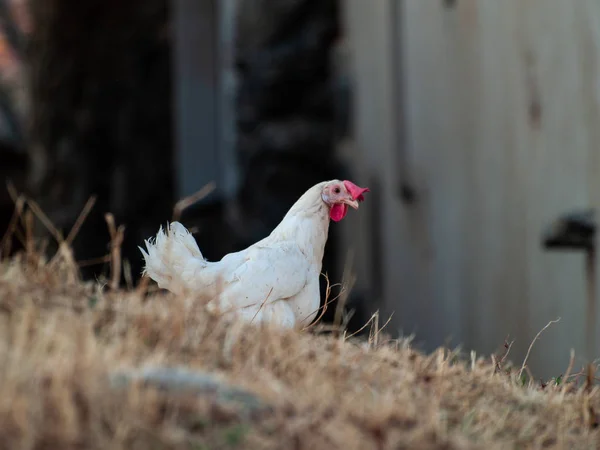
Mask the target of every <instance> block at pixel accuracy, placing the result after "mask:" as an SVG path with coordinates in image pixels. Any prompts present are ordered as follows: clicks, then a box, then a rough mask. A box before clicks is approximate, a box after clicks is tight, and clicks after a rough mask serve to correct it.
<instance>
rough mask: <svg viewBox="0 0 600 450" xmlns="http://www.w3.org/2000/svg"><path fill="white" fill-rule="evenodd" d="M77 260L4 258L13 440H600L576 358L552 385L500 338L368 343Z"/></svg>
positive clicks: (6, 405)
mask: <svg viewBox="0 0 600 450" xmlns="http://www.w3.org/2000/svg"><path fill="white" fill-rule="evenodd" d="M73 264H74V263H73V262H72V260H71V259H70V256H69V252H68V250H67V249H66V248H65V249H64V251H63V252H62V253H61V256H58V257H56V258H54V259H53V260H51V261H49V262H44V261H43V260H41V259H40V257H39V256H38V255H37V254H35V253H34V252H33V250H32V249H31V247H29V252H28V253H25V254H22V255H19V256H17V257H15V258H13V259H10V260H5V261H3V262H1V263H0V447H2V448H15V449H16V448H28V449H54V448H61V449H88V448H96V449H108V448H110V449H113V448H114V449H119V448H123V449H179V448H181V449H198V450H199V449H215V448H228V449H234V448H240V449H242V448H243V449H309V448H310V449H320V448H323V449H325V448H334V449H335V448H343V449H345V450H350V449H371V448H372V449H401V448H407V449H409V448H410V449H413V448H419V449H427V448H447V449H470V448H486V449H489V448H572V449H579V448H595V447H597V446H598V445H600V439H599V438H600V436H599V434H598V433H599V432H598V429H597V426H598V421H597V416H596V412H597V411H600V395H599V393H598V389H597V388H596V387H595V386H594V382H593V380H594V377H593V374H588V376H587V377H586V375H585V373H583V374H581V373H575V372H577V371H578V370H579V369H578V368H574V367H571V368H567V367H565V370H566V371H568V372H569V373H572V374H573V375H570V374H569V373H565V374H563V375H562V376H560V377H558V378H557V379H553V380H550V381H548V382H544V383H541V382H540V381H535V382H534V381H527V379H526V378H524V377H522V376H521V377H520V376H519V372H520V371H521V370H520V369H521V364H520V363H519V364H516V365H514V366H513V365H511V363H510V362H509V357H510V354H509V355H508V356H506V350H507V349H502V346H500V347H501V351H500V352H499V353H498V355H496V356H494V357H493V358H492V357H491V356H481V357H479V356H475V355H471V354H469V353H468V352H467V353H466V354H465V355H461V354H459V353H458V352H453V351H450V350H447V349H439V350H438V351H436V352H434V353H433V354H429V355H426V354H422V353H420V352H418V351H416V350H414V349H412V348H411V344H410V340H390V339H389V338H387V337H385V336H384V335H383V333H382V332H381V331H380V330H378V329H377V328H376V327H372V332H371V333H370V338H369V340H368V341H364V340H355V339H354V338H352V337H349V336H344V334H343V333H340V334H335V333H333V334H332V333H328V334H325V333H324V332H322V331H320V330H319V328H318V327H313V328H311V329H308V330H304V331H278V330H275V329H269V328H264V327H263V328H259V327H255V326H252V325H244V324H242V323H235V322H234V323H228V322H226V321H225V320H224V319H223V318H221V317H218V316H214V315H210V314H209V313H207V312H206V311H205V310H204V307H203V305H201V304H198V302H194V300H193V299H190V298H188V299H186V298H177V297H174V296H171V295H165V294H164V293H160V292H156V291H155V292H152V286H151V285H147V284H144V283H142V284H141V285H140V286H138V287H135V288H123V289H111V288H109V286H110V283H108V284H107V283H104V282H103V281H102V280H99V281H98V282H95V283H83V282H81V281H79V279H78V277H77V273H76V270H75V269H74V265H73ZM535 345H536V346H538V345H544V343H543V335H542V336H541V337H540V339H539V340H538V341H537V342H536V344H535ZM507 346H508V344H507ZM532 351H533V352H535V346H534V347H533V349H532ZM160 367H162V368H165V367H166V368H167V369H164V370H163V372H162V374H163V375H160V373H159V372H160V371H158V370H157V369H156V368H160ZM144 368H145V369H146V376H147V379H149V381H147V383H145V384H144V383H143V382H142V381H136V376H137V377H143V376H144V374H143V373H140V372H139V370H141V369H144ZM153 368H154V369H153ZM172 368H180V369H185V370H188V371H190V372H189V373H188V374H187V375H186V374H185V373H182V372H178V373H179V375H177V373H174V372H169V370H172ZM153 371H154V372H153ZM165 371H166V375H165ZM523 373H526V371H524V372H523ZM148 374H150V375H148ZM194 374H196V375H194ZM557 375H561V374H557ZM152 376H154V384H153V382H152V379H151V378H152ZM161 376H162V377H163V378H162V381H157V379H159V378H160V377H161ZM194 376H195V377H196V378H194ZM165 379H167V381H165ZM186 380H187V381H186ZM186 383H187V384H186Z"/></svg>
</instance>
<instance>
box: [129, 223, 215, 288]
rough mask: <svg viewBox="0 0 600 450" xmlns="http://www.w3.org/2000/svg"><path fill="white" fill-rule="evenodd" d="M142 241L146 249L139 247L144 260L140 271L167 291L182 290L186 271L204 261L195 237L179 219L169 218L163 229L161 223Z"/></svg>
mask: <svg viewBox="0 0 600 450" xmlns="http://www.w3.org/2000/svg"><path fill="white" fill-rule="evenodd" d="M145 244H146V250H144V249H143V248H142V247H139V249H140V251H141V252H142V255H143V256H144V260H145V263H146V265H145V268H144V272H143V275H146V276H148V277H150V278H152V279H153V280H154V281H156V283H157V284H158V286H159V287H160V288H163V289H168V290H169V291H171V292H175V293H178V292H182V291H183V290H184V289H185V288H186V287H187V286H186V285H187V284H188V283H186V280H187V279H188V278H189V275H192V274H190V271H192V272H193V271H195V270H200V269H202V268H204V267H205V266H206V264H207V261H206V260H205V259H204V257H203V256H202V252H200V248H198V244H197V243H196V240H195V239H194V237H193V236H192V234H191V233H190V232H189V231H188V230H187V229H186V228H185V227H184V226H183V225H182V224H181V223H179V222H172V223H171V224H170V225H169V226H168V227H167V229H166V231H165V230H163V228H162V226H161V227H160V229H159V230H158V233H157V234H156V237H155V238H154V239H152V238H151V239H147V240H145Z"/></svg>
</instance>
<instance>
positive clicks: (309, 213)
mask: <svg viewBox="0 0 600 450" xmlns="http://www.w3.org/2000/svg"><path fill="white" fill-rule="evenodd" d="M348 183H349V182H347V181H345V182H341V181H339V180H333V181H328V182H322V183H319V184H317V185H315V186H313V187H312V188H310V189H309V190H308V191H307V192H306V193H304V195H302V197H300V199H299V200H298V201H297V202H296V203H295V204H294V205H293V206H292V207H291V208H290V210H289V211H288V213H287V214H286V216H285V217H284V218H283V220H282V221H281V222H280V223H279V225H278V226H277V227H276V228H275V229H274V230H273V231H272V232H271V234H270V235H269V236H267V237H266V238H264V239H262V240H260V241H258V242H256V243H255V244H253V245H251V246H250V247H248V248H246V249H244V250H241V251H239V252H235V253H229V254H227V255H225V256H224V257H223V259H221V260H220V261H216V262H209V261H207V260H205V259H204V257H203V256H202V253H201V252H200V249H199V248H198V245H197V244H196V241H195V239H194V237H193V236H192V235H191V234H190V233H189V231H188V230H186V229H185V227H184V226H183V225H181V224H180V223H179V222H173V223H171V224H170V226H169V228H168V229H167V231H166V232H163V230H162V228H161V230H159V232H158V234H157V236H156V239H155V241H154V242H153V243H152V242H149V241H146V247H147V252H146V251H144V250H143V249H140V250H141V251H142V253H143V255H144V259H145V262H146V268H145V273H146V274H147V275H148V276H150V277H151V278H152V279H154V280H155V281H156V282H157V283H158V285H159V287H161V288H164V289H168V290H169V291H171V292H174V293H193V294H194V295H196V296H198V297H201V298H202V299H203V300H204V301H206V302H207V303H208V305H209V307H210V308H211V309H213V310H217V309H218V310H219V311H221V312H223V313H230V312H233V313H235V314H239V315H240V316H241V317H242V318H244V319H247V320H248V321H253V322H254V323H259V322H265V321H267V322H271V323H276V324H278V325H280V326H283V327H286V328H291V327H299V326H304V325H308V324H309V323H310V322H311V321H312V320H313V319H314V318H315V316H316V314H317V312H318V309H319V304H320V287H319V275H320V273H321V266H322V259H323V252H324V249H325V243H326V242H327V237H328V231H329V221H330V216H331V217H332V218H333V217H334V215H333V214H332V212H331V210H332V209H333V207H336V208H338V207H337V206H335V205H336V204H339V205H341V204H342V202H339V203H329V202H327V201H326V200H327V199H328V198H330V197H331V198H338V197H339V198H344V199H345V200H344V202H345V203H347V204H350V205H351V206H353V207H357V205H358V204H357V199H360V200H362V193H363V192H366V191H368V189H362V188H358V187H357V186H355V185H353V184H352V183H349V184H348ZM339 186H342V189H343V188H344V186H348V187H350V189H349V190H352V191H353V192H349V190H348V189H347V190H346V192H345V193H344V192H338V191H339V190H340V187H339ZM333 192H335V194H334V193H333ZM328 193H329V196H328ZM344 195H345V197H344ZM343 207H344V208H345V207H346V206H345V205H343ZM338 209H339V208H338ZM343 211H344V212H343V213H341V216H338V217H340V218H338V219H334V220H341V217H343V216H344V215H345V211H346V210H345V209H344V210H343Z"/></svg>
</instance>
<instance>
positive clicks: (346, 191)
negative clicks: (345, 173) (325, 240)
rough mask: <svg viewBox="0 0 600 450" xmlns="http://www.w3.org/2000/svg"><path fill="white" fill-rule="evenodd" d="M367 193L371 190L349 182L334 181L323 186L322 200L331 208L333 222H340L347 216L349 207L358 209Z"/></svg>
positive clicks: (330, 214)
mask: <svg viewBox="0 0 600 450" xmlns="http://www.w3.org/2000/svg"><path fill="white" fill-rule="evenodd" d="M365 192H369V188H361V187H360V186H357V185H356V184H354V183H352V182H351V181H348V180H344V181H339V180H334V181H331V182H330V183H327V184H326V185H325V186H323V192H322V193H321V198H322V199H323V202H325V204H326V205H328V206H329V208H330V209H329V217H330V218H331V220H333V221H334V222H339V221H340V220H342V219H343V218H344V217H345V216H346V213H347V212H348V206H351V207H352V208H354V209H358V202H362V201H363V200H364V199H365V197H364V195H363V194H364V193H365Z"/></svg>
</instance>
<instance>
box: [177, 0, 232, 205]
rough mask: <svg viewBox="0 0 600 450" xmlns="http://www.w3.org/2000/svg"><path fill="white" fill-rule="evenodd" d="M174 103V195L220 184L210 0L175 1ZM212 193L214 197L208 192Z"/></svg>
mask: <svg viewBox="0 0 600 450" xmlns="http://www.w3.org/2000/svg"><path fill="white" fill-rule="evenodd" d="M173 5H174V6H173V30H174V37H175V38H174V49H173V58H174V61H173V67H174V72H175V73H174V80H175V82H174V102H175V105H174V106H175V109H174V111H175V114H174V117H175V132H176V134H175V136H176V137H175V141H176V149H177V152H176V154H177V163H176V168H177V178H176V179H177V182H178V186H177V189H178V195H179V197H180V198H181V197H184V196H187V195H190V194H193V193H194V192H196V191H197V190H199V189H201V188H202V187H203V186H204V185H206V184H208V183H210V182H212V181H215V182H217V184H218V187H219V188H220V185H221V179H220V178H221V177H220V173H219V157H218V147H219V143H218V127H219V121H218V115H217V111H218V109H217V102H218V97H217V89H218V84H217V73H218V67H217V39H218V35H217V32H218V23H217V6H216V3H215V0H209V1H200V2H198V1H194V0H174V4H173ZM211 197H212V198H215V197H214V196H211Z"/></svg>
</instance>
